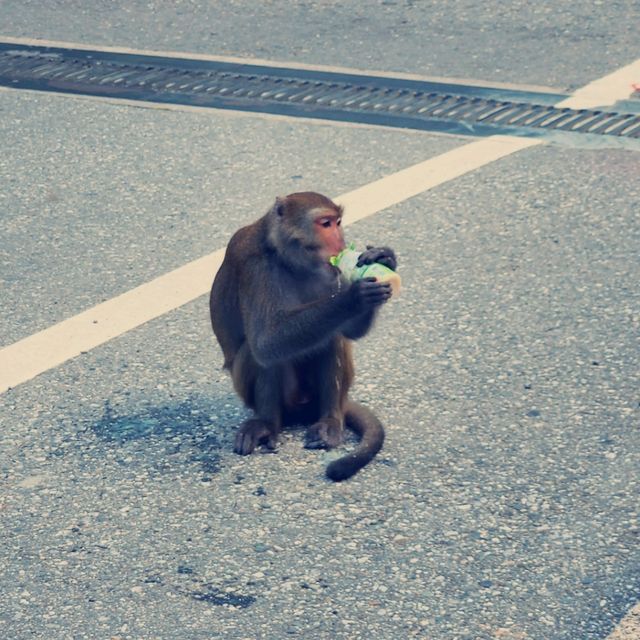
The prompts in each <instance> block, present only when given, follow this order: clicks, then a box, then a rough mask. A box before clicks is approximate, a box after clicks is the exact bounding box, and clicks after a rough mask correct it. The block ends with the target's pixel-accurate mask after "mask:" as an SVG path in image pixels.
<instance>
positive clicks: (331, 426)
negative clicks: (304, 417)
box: [304, 418, 344, 449]
mask: <svg viewBox="0 0 640 640" xmlns="http://www.w3.org/2000/svg"><path fill="white" fill-rule="evenodd" d="M343 433H344V429H343V427H342V422H341V421H340V420H338V419H337V418H323V419H322V420H320V421H319V422H316V423H315V424H312V425H311V426H310V427H309V428H308V429H307V433H306V435H305V439H304V446H305V449H333V448H334V447H337V446H338V445H339V444H341V443H342V436H343Z"/></svg>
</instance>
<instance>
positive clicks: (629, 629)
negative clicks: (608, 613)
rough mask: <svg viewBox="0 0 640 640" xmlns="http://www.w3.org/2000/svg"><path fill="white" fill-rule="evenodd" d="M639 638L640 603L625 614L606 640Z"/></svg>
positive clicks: (636, 639) (634, 639)
mask: <svg viewBox="0 0 640 640" xmlns="http://www.w3.org/2000/svg"><path fill="white" fill-rule="evenodd" d="M638 638H640V603H638V604H637V605H636V606H635V607H633V608H632V609H630V610H629V611H628V612H627V615H626V616H625V617H624V618H623V619H622V620H620V622H619V623H618V625H617V626H616V628H615V629H614V630H613V631H612V632H611V634H609V635H608V636H607V640H638Z"/></svg>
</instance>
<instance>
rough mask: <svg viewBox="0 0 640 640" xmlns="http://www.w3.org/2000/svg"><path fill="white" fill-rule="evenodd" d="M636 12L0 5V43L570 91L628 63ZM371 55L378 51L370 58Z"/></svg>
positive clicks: (614, 5) (416, 2) (437, 5)
mask: <svg viewBox="0 0 640 640" xmlns="http://www.w3.org/2000/svg"><path fill="white" fill-rule="evenodd" d="M639 23H640V5H639V4H638V2H636V1H634V0H628V1H622V2H604V1H600V0H596V2H573V1H571V0H560V1H558V0H554V1H550V0H547V1H543V2H527V1H525V0H518V1H516V2H508V3H504V2H496V1H495V0H494V1H488V2H484V1H479V0H455V1H453V2H438V1H437V0H430V1H420V0H381V1H379V2H363V1H362V0H323V1H322V2H307V1H299V0H297V1H288V0H273V1H270V2H252V1H251V0H229V1H227V2H204V1H198V0H192V1H189V2H186V1H183V2H179V3H175V2H170V1H168V0H115V1H113V2H109V3H87V2H83V1H82V0H60V1H58V2H55V3H48V2H42V1H41V0H35V1H34V0H31V1H26V2H25V1H24V0H4V2H2V3H1V4H0V33H2V34H3V35H12V36H23V37H29V38H35V37H39V38H47V39H58V40H70V41H74V42H85V43H91V44H102V45H120V46H128V47H137V48H148V49H156V50H172V51H188V52H201V53H215V54H218V55H231V56H253V57H259V58H266V59H270V60H280V61H283V62H286V61H293V62H307V63H312V64H318V63H322V64H330V65H341V66H349V67H354V68H361V69H378V70H382V71H396V72H413V73H419V74H423V75H430V76H446V77H457V78H474V79H476V80H487V81H495V82H512V83H529V84H537V85H542V86H550V87H554V88H556V89H560V90H573V89H576V88H577V87H579V86H581V85H583V84H586V83H587V82H589V81H591V80H593V79H594V78H598V77H600V76H602V75H605V74H606V73H609V72H611V71H614V70H615V69H617V68H618V67H620V66H622V65H624V64H627V63H628V62H631V60H633V59H634V57H637V55H636V56H633V55H632V52H633V51H636V52H637V50H638V45H637V41H638V38H637V35H638V33H637V27H638V24H639ZM378 45H383V46H378Z"/></svg>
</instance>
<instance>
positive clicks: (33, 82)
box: [0, 43, 640, 139]
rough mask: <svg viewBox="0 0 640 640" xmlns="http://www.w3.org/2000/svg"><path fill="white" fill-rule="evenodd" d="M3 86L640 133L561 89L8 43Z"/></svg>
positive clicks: (421, 121)
mask: <svg viewBox="0 0 640 640" xmlns="http://www.w3.org/2000/svg"><path fill="white" fill-rule="evenodd" d="M0 85H4V86H8V87H14V88H26V89H36V90H42V91H56V92H65V93H76V94H88V95H96V96H112V97H121V98H128V99H134V100H147V101H154V102H165V103H178V104H190V105H199V106H206V107H215V108H222V109H237V110H243V111H256V112H267V113H279V114H285V115H292V116H303V117H314V118H323V119H331V120H347V121H352V122H365V123H371V124H382V125H387V126H395V127H406V128H413V129H423V130H431V131H446V132H450V133H463V134H467V135H494V134H496V133H506V134H510V135H525V136H544V135H547V134H549V133H550V132H552V133H554V134H557V133H562V134H569V135H572V134H592V135H597V136H615V137H617V138H618V139H638V138H640V114H639V113H637V112H636V113H633V112H631V113H628V112H624V113H621V112H617V111H605V110H598V109H568V108H560V107H555V106H554V103H556V102H559V101H560V100H561V99H562V98H564V97H566V96H563V95H559V94H547V93H531V92H520V91H507V90H502V89H497V88H488V87H474V86H465V85H457V84H445V83H431V82H420V81H414V80H404V79H396V78H381V77H372V76H360V75H349V74H341V73H329V72H321V71H311V70H299V69H285V68H274V67H264V66H258V65H248V64H233V63H224V62H212V61H201V60H191V59H177V58H162V57H149V56H140V55H133V54H116V53H110V52H104V51H80V50H73V49H60V48H48V47H35V46H19V45H13V44H8V43H0Z"/></svg>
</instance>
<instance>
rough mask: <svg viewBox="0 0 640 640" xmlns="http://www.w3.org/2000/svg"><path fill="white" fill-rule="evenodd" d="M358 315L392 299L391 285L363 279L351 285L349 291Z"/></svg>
mask: <svg viewBox="0 0 640 640" xmlns="http://www.w3.org/2000/svg"><path fill="white" fill-rule="evenodd" d="M348 294H349V296H350V297H351V300H352V303H353V307H354V309H355V310H356V311H357V313H361V312H363V311H368V310H370V309H374V308H375V307H379V306H380V305H381V304H384V303H385V302H386V301H387V300H389V298H391V285H390V284H389V283H388V282H378V281H377V280H376V279H375V278H363V279H362V280H355V281H354V282H352V283H351V286H350V287H349V291H348Z"/></svg>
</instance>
